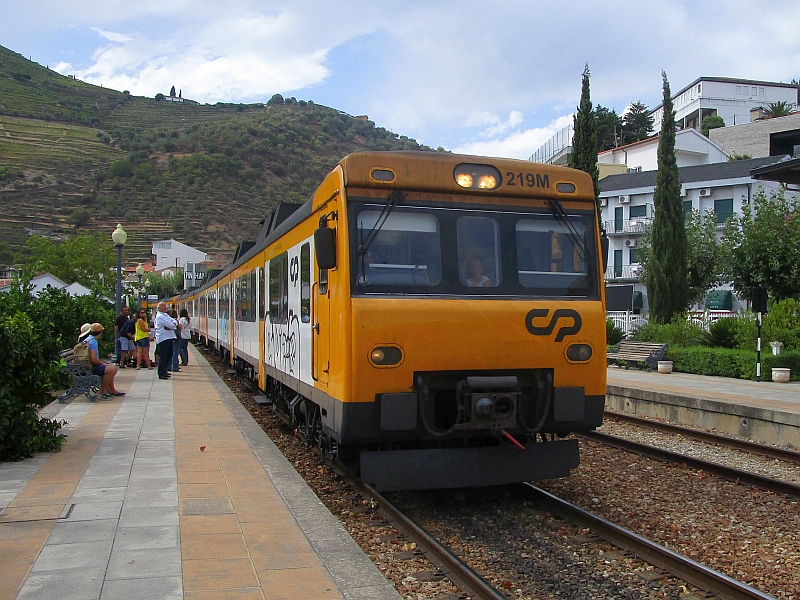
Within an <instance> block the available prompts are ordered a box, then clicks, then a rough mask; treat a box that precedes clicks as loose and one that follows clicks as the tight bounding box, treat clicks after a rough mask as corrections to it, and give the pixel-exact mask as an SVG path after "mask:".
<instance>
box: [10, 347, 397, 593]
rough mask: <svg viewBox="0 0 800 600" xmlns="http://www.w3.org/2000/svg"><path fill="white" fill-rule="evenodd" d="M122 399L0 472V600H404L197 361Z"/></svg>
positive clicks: (92, 408)
mask: <svg viewBox="0 0 800 600" xmlns="http://www.w3.org/2000/svg"><path fill="white" fill-rule="evenodd" d="M118 387H119V388H120V389H121V390H124V391H127V392H128V393H127V395H126V396H124V397H123V398H122V399H121V400H113V401H108V402H98V403H96V404H89V403H87V402H86V401H85V399H83V398H81V399H78V400H76V401H73V402H72V403H71V404H68V405H65V406H63V408H61V405H51V406H50V407H47V409H45V410H46V411H47V413H48V416H55V417H56V418H59V419H66V420H67V421H68V423H69V424H68V425H67V427H66V428H65V429H66V431H67V432H68V433H69V437H68V439H67V442H66V443H65V445H64V448H63V450H62V451H61V452H59V453H55V454H52V455H40V456H37V457H35V458H32V459H29V460H26V461H22V462H19V463H4V464H0V509H2V512H1V513H0V600H5V599H11V598H24V599H29V598H31V599H33V598H35V599H43V598H45V599H49V598H53V599H58V600H67V599H74V600H83V599H86V600H89V599H97V598H102V599H112V598H124V599H126V600H130V599H133V600H135V599H151V598H152V599H155V598H190V599H198V600H200V599H203V600H205V599H216V598H219V599H226V600H227V599H231V598H236V599H248V600H249V599H303V598H309V599H311V598H313V599H325V598H349V599H362V598H363V599H383V598H386V599H390V598H391V599H397V598H399V597H400V596H399V595H398V594H397V592H396V591H395V590H394V588H393V587H392V586H391V584H389V583H388V582H387V581H386V579H385V578H384V577H383V576H382V575H381V574H380V572H379V571H378V569H377V568H376V567H375V565H374V564H373V563H372V562H371V561H370V560H369V558H368V557H367V556H366V555H365V554H364V553H363V552H362V551H361V549H360V548H359V547H358V546H357V545H356V544H355V542H353V540H352V538H351V537H350V536H349V535H348V534H347V532H346V531H345V530H344V528H343V527H342V526H341V524H340V523H339V521H338V520H337V519H336V518H335V517H333V515H331V514H330V512H329V511H328V510H327V509H326V508H325V506H324V505H323V504H322V503H321V502H320V500H319V499H318V498H317V497H316V495H315V494H314V493H313V492H312V491H311V489H310V488H309V487H308V486H307V485H306V484H305V482H304V481H303V480H302V478H301V477H300V476H299V475H298V474H297V472H296V471H295V470H294V469H293V468H292V466H291V465H290V464H289V463H288V462H287V461H286V459H285V458H284V457H283V455H282V454H281V453H280V451H279V450H278V449H277V448H276V447H275V446H274V444H273V443H272V442H271V441H270V440H269V438H268V437H267V436H266V435H265V434H264V432H263V431H262V430H261V429H260V428H259V427H258V425H257V424H256V423H255V422H254V421H253V419H252V418H251V417H250V415H249V414H248V413H247V411H246V410H245V409H244V408H243V407H242V406H241V404H240V403H239V402H238V400H237V399H236V397H235V396H233V394H231V393H230V391H229V390H228V389H227V387H226V386H225V384H224V383H223V382H222V381H221V380H220V379H219V377H218V376H217V375H216V373H215V372H214V371H213V369H211V367H210V366H209V365H208V363H207V362H206V361H205V360H204V359H203V357H202V356H200V355H199V353H197V352H196V351H194V350H192V352H191V356H190V364H189V366H187V367H184V368H183V369H182V371H181V372H180V373H175V374H174V376H173V378H172V379H171V380H170V381H160V380H158V378H157V377H156V376H155V371H154V370H153V371H148V370H142V371H135V370H133V369H126V370H122V371H121V372H120V374H119V376H118ZM59 408H61V410H60V411H59Z"/></svg>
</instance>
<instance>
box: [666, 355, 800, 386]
mask: <svg viewBox="0 0 800 600" xmlns="http://www.w3.org/2000/svg"><path fill="white" fill-rule="evenodd" d="M665 360H671V361H672V362H673V369H674V370H675V371H677V372H681V373H694V374H696V375H715V376H718V377H734V378H737V379H753V380H755V378H756V353H755V352H753V351H750V350H733V349H728V348H708V347H704V346H694V347H690V348H671V349H670V350H668V351H667V355H666V356H665ZM776 367H784V368H786V367H788V368H789V369H791V370H792V380H793V381H800V351H796V350H794V351H787V352H783V353H781V354H779V355H778V356H774V355H773V354H772V352H769V351H767V352H762V353H761V379H763V380H764V381H772V369H773V368H776Z"/></svg>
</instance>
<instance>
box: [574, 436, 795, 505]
mask: <svg viewBox="0 0 800 600" xmlns="http://www.w3.org/2000/svg"><path fill="white" fill-rule="evenodd" d="M658 425H659V429H661V430H662V431H668V432H672V433H681V435H686V436H687V437H690V434H689V433H688V432H691V433H694V430H691V429H689V430H687V429H686V428H684V427H676V426H664V424H662V423H659V424H658ZM646 426H648V427H649V426H650V422H647V424H646ZM662 426H663V428H662ZM684 431H687V433H684ZM699 433H701V434H702V436H703V437H705V438H706V439H703V440H702V441H709V440H711V439H713V443H719V444H722V445H727V444H725V442H727V441H728V440H730V438H726V437H723V436H715V435H713V434H708V433H704V432H699ZM708 436H711V437H710V438H709V437H708ZM581 437H583V438H585V439H588V440H592V441H595V442H598V443H600V444H604V445H606V446H611V447H613V448H618V449H620V450H624V451H626V452H633V453H635V454H639V455H641V456H646V457H648V458H652V459H655V460H659V461H663V462H667V463H676V464H682V465H686V466H687V467H690V468H692V469H696V470H698V471H703V472H705V473H711V474H712V475H716V476H717V477H721V478H722V479H726V480H728V481H733V482H736V483H743V484H746V485H751V486H754V487H757V488H760V489H763V490H767V491H770V492H775V493H776V494H784V495H786V496H789V497H792V498H798V499H800V486H798V485H795V484H793V483H789V482H786V481H781V480H779V479H774V478H771V477H766V476H764V475H758V474H757V473H751V472H749V471H743V470H741V469H736V468H734V467H728V466H726V465H722V464H719V463H715V462H710V461H707V460H703V459H700V458H694V457H692V456H687V455H685V454H679V453H677V452H672V451H671V450H664V449H663V448H658V447H656V446H651V445H649V444H642V443H640V442H634V441H632V440H628V439H625V438H621V437H618V436H615V435H609V434H606V433H599V432H597V431H592V432H586V433H583V434H581ZM692 437H693V436H692ZM696 439H701V438H700V436H698V437H697V438H696ZM733 442H734V444H732V445H730V447H735V448H739V449H745V448H747V451H749V452H759V451H760V450H765V451H766V450H775V451H777V452H776V454H781V455H784V456H789V459H790V461H791V462H795V461H797V460H798V459H797V458H796V457H795V458H793V455H796V454H797V453H794V452H790V451H786V450H781V449H779V448H771V447H769V446H763V445H761V444H754V443H752V442H742V441H741V440H733ZM787 452H788V454H786V453H787ZM775 457H776V458H777V456H775ZM782 460H786V459H785V458H783V459H782Z"/></svg>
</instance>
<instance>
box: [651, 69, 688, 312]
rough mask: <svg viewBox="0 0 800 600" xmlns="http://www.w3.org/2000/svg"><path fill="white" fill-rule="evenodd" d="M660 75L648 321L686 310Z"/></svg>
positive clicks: (674, 174)
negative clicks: (661, 110)
mask: <svg viewBox="0 0 800 600" xmlns="http://www.w3.org/2000/svg"><path fill="white" fill-rule="evenodd" d="M661 77H662V79H663V85H664V101H663V107H664V119H663V120H662V121H661V136H660V138H659V141H658V172H657V173H656V188H655V193H654V195H653V204H654V205H655V217H654V218H653V230H652V246H651V253H650V257H649V263H648V270H647V273H646V285H647V297H648V300H649V303H650V319H651V321H653V322H654V323H669V322H670V321H672V320H673V319H674V318H675V317H676V316H677V315H679V314H680V313H682V312H683V311H684V310H686V308H687V306H688V304H689V284H688V281H687V252H686V230H685V228H684V224H683V218H684V217H683V202H682V201H681V182H680V179H679V177H678V163H677V161H676V158H675V111H674V109H673V107H672V98H671V95H670V90H669V81H668V80H667V74H666V73H664V72H663V71H662V73H661Z"/></svg>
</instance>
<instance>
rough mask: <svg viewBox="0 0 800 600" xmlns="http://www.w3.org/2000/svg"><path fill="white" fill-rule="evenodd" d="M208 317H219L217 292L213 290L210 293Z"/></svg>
mask: <svg viewBox="0 0 800 600" xmlns="http://www.w3.org/2000/svg"><path fill="white" fill-rule="evenodd" d="M208 318H209V319H216V318H217V292H216V291H213V292H211V293H210V294H209V295H208Z"/></svg>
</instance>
